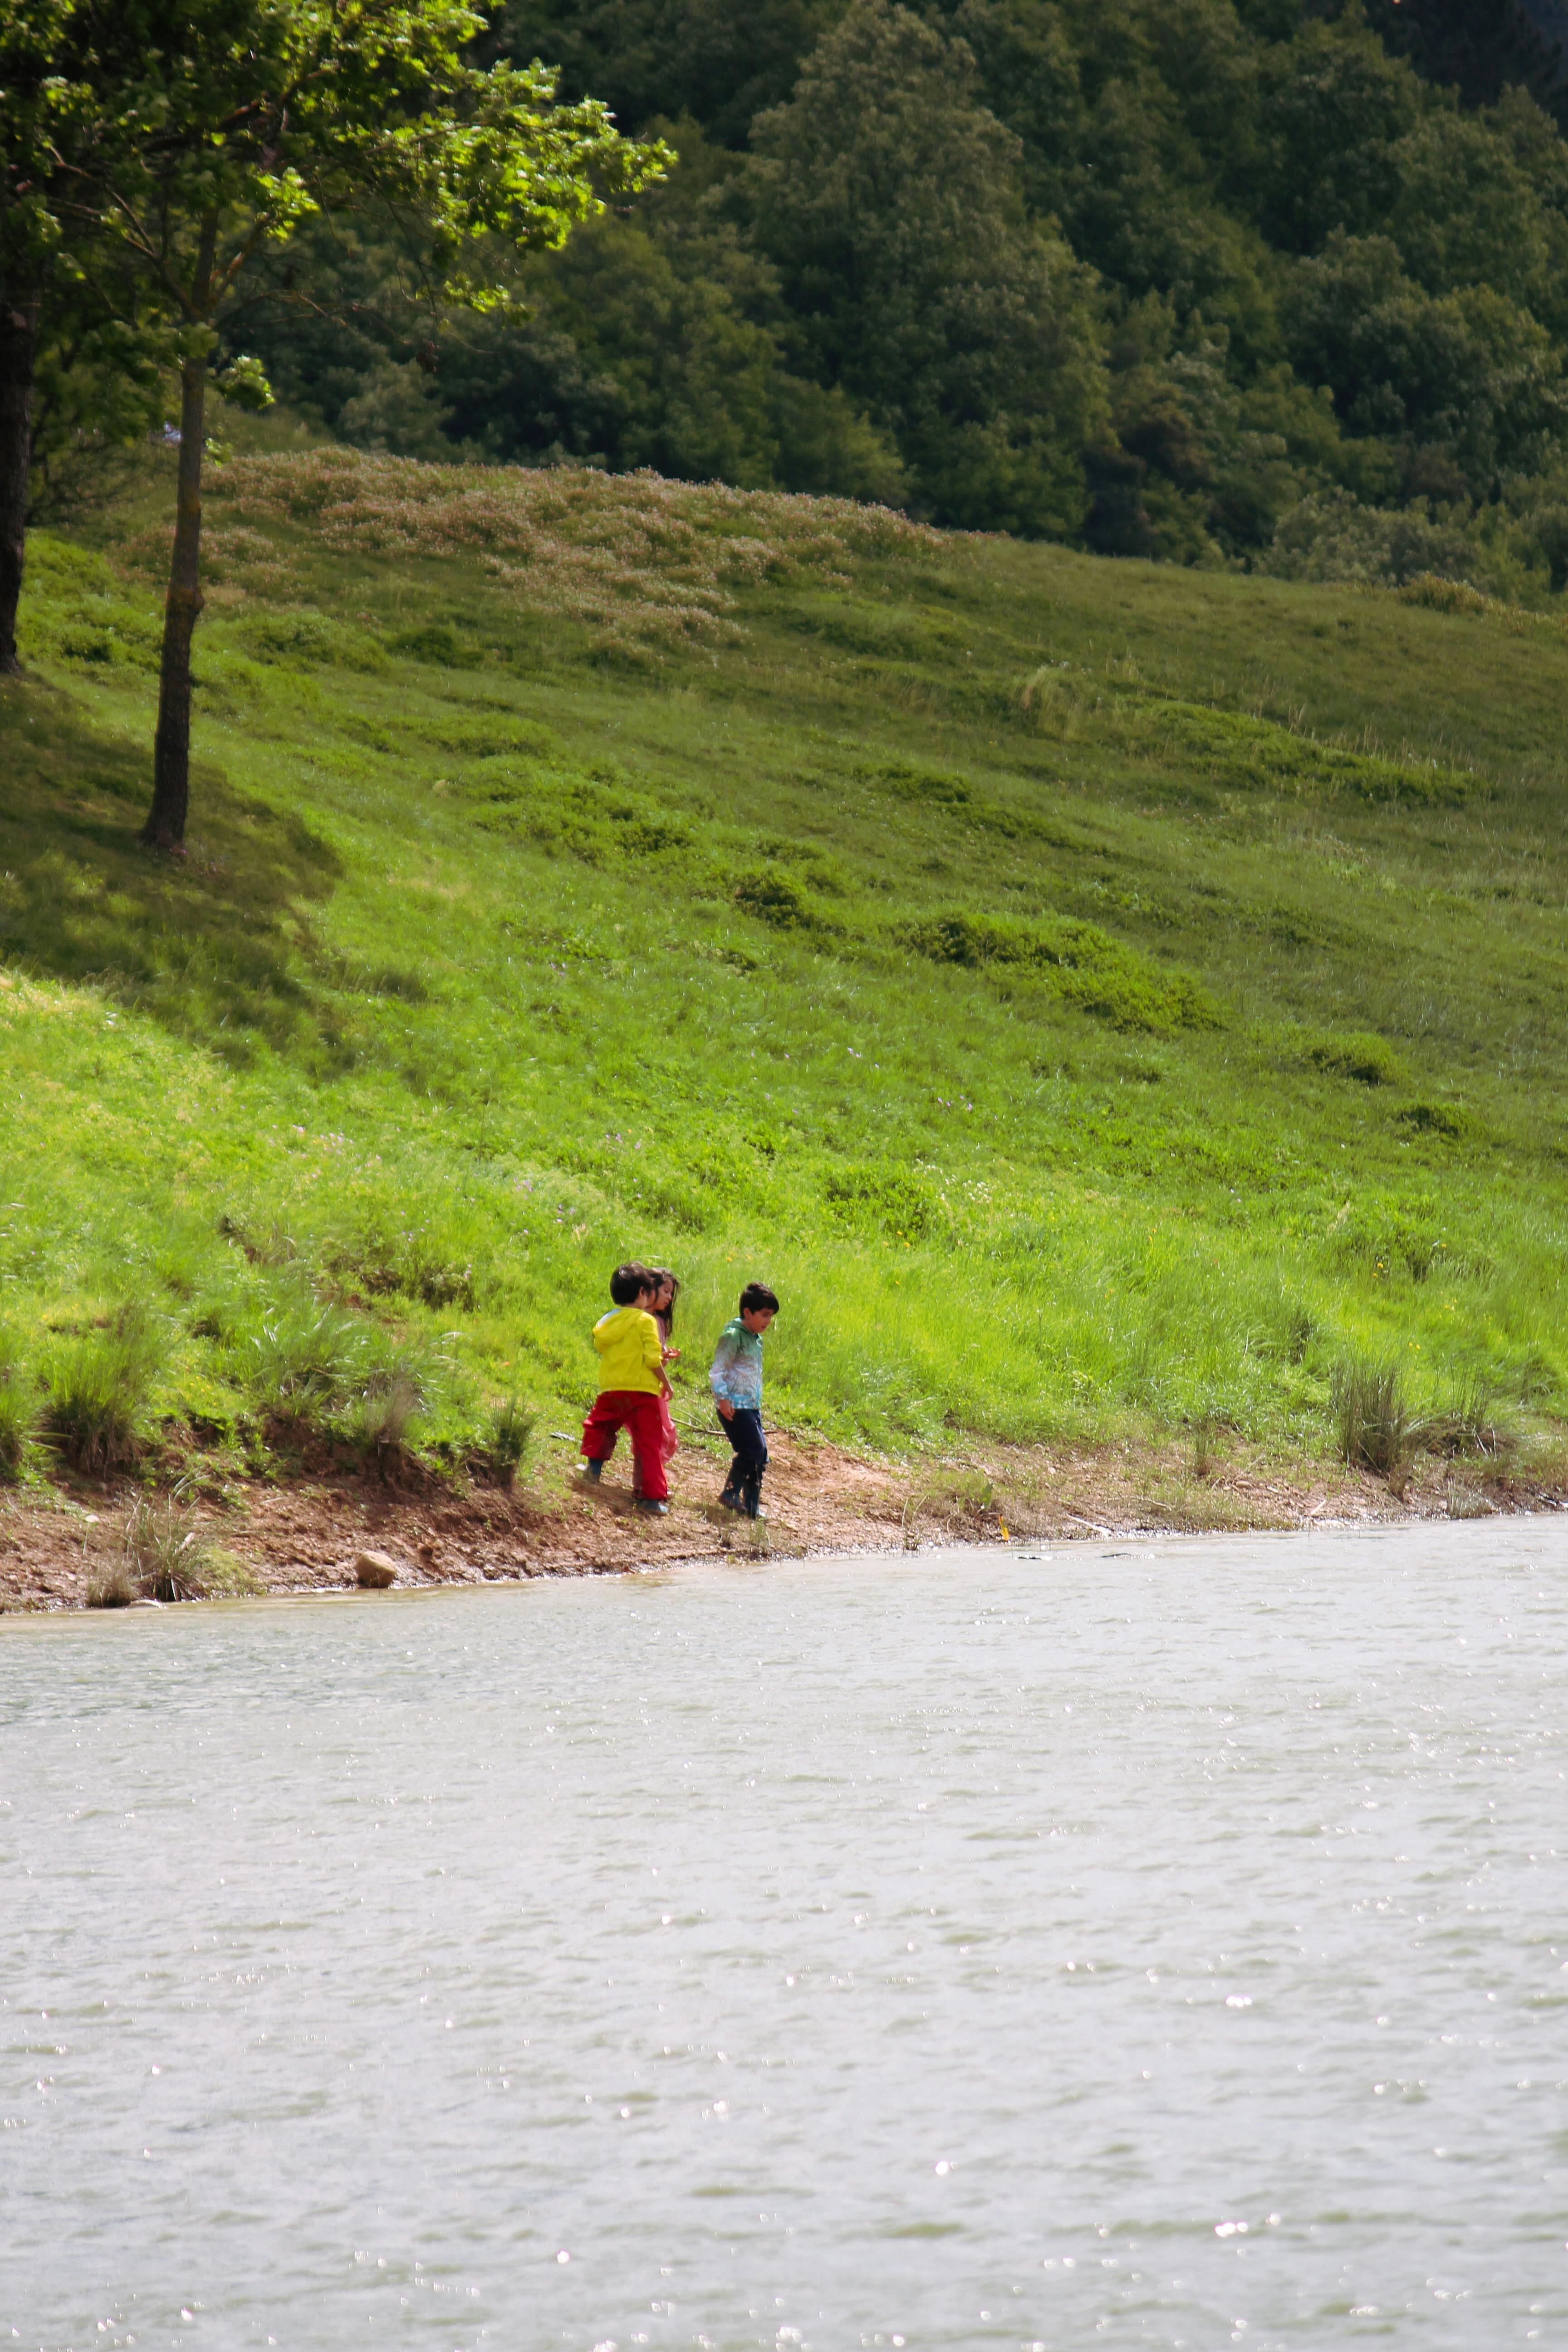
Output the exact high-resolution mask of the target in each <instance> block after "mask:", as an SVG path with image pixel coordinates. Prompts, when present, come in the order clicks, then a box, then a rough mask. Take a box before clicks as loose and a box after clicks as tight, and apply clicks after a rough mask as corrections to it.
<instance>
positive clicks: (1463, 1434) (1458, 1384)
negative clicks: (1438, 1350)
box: [1424, 1370, 1518, 1457]
mask: <svg viewBox="0 0 1568 2352" xmlns="http://www.w3.org/2000/svg"><path fill="white" fill-rule="evenodd" d="M1424 1435H1425V1439H1426V1444H1428V1445H1429V1446H1430V1447H1431V1449H1432V1451H1433V1452H1434V1453H1436V1454H1471V1455H1476V1454H1479V1455H1484V1456H1493V1457H1495V1456H1496V1455H1499V1454H1508V1453H1510V1452H1511V1451H1512V1449H1513V1447H1514V1445H1515V1444H1517V1442H1518V1441H1517V1438H1516V1435H1515V1432H1514V1431H1513V1429H1512V1428H1511V1427H1510V1425H1509V1423H1508V1421H1507V1419H1506V1418H1505V1417H1504V1416H1503V1414H1502V1413H1501V1412H1500V1410H1499V1404H1498V1397H1497V1392H1496V1391H1495V1389H1494V1388H1493V1386H1492V1383H1491V1382H1490V1381H1489V1380H1488V1379H1487V1377H1486V1375H1485V1373H1484V1372H1479V1371H1477V1370H1468V1371H1465V1372H1461V1373H1460V1374H1459V1376H1458V1379H1457V1380H1456V1381H1455V1382H1454V1385H1453V1388H1452V1390H1451V1391H1450V1392H1449V1397H1448V1402H1447V1404H1446V1405H1445V1406H1444V1408H1443V1409H1442V1411H1441V1412H1436V1413H1434V1414H1433V1416H1432V1418H1431V1421H1430V1422H1429V1423H1428V1424H1427V1427H1426V1431H1425V1433H1424Z"/></svg>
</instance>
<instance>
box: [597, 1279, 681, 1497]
mask: <svg viewBox="0 0 1568 2352" xmlns="http://www.w3.org/2000/svg"><path fill="white" fill-rule="evenodd" d="M658 1289H659V1283H658V1276H657V1275H656V1274H655V1273H654V1271H653V1269H652V1267H651V1266H646V1265H641V1264H639V1263H638V1261H637V1260H636V1259H635V1258H634V1259H633V1260H632V1261H631V1262H630V1263H629V1264H628V1265H618V1266H616V1270H615V1272H614V1274H612V1275H611V1276H610V1297H611V1298H612V1299H613V1300H614V1301H615V1304H614V1306H613V1307H612V1308H611V1310H610V1312H609V1314H608V1315H601V1316H600V1318H599V1319H598V1321H597V1322H596V1323H595V1326H594V1345H595V1348H597V1349H598V1351H599V1377H600V1379H601V1381H603V1382H604V1386H603V1387H602V1388H601V1389H600V1391H599V1393H598V1395H597V1396H596V1397H595V1400H594V1410H593V1412H591V1413H590V1414H589V1415H588V1418H587V1420H586V1421H585V1422H584V1424H583V1445H582V1453H583V1475H584V1478H586V1479H588V1480H590V1481H591V1482H592V1483H593V1484H594V1485H595V1486H596V1485H597V1484H598V1480H599V1475H600V1473H601V1471H602V1470H603V1469H604V1466H605V1463H606V1462H607V1461H608V1460H609V1458H610V1456H611V1454H613V1453H614V1452H615V1450H616V1438H617V1437H618V1436H619V1434H620V1433H621V1431H622V1430H623V1429H624V1430H625V1431H626V1434H627V1435H628V1437H629V1438H630V1439H631V1442H632V1460H633V1463H634V1465H635V1468H636V1474H637V1509H638V1510H639V1511H647V1513H648V1514H649V1516H650V1517H653V1518H658V1519H662V1518H664V1517H667V1516H668V1503H667V1497H668V1494H669V1486H668V1481H667V1480H666V1478H665V1475H664V1443H663V1438H664V1432H663V1426H662V1416H661V1413H660V1410H659V1408H660V1404H661V1402H662V1399H663V1394H664V1388H665V1379H664V1341H663V1338H662V1336H661V1334H660V1331H659V1328H658V1324H657V1323H656V1322H655V1321H654V1318H653V1315H652V1313H651V1311H650V1310H651V1308H652V1307H653V1303H654V1300H655V1299H656V1298H657V1297H658Z"/></svg>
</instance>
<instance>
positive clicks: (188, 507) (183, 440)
mask: <svg viewBox="0 0 1568 2352" xmlns="http://www.w3.org/2000/svg"><path fill="white" fill-rule="evenodd" d="M206 409H207V360H206V353H205V351H204V352H202V353H201V355H200V357H199V358H187V359H186V360H185V361H184V364H183V365H182V367H181V369H180V488H179V495H178V503H177V506H176V508H175V512H174V555H173V557H172V559H171V561H170V564H169V593H168V595H167V596H166V597H165V599H164V602H163V660H162V662H161V664H160V667H159V672H158V732H157V735H156V737H155V739H154V740H153V805H152V807H151V808H150V809H149V810H148V812H147V822H146V824H144V825H143V826H142V840H143V841H144V842H146V844H147V845H148V846H149V848H152V849H166V850H171V851H174V852H180V851H183V849H184V840H185V814H186V811H187V810H188V808H189V806H190V799H191V639H192V637H193V636H194V635H195V628H196V622H197V620H198V618H199V617H200V614H201V609H202V604H203V597H202V590H201V562H202V445H203V442H204V440H205V435H206Z"/></svg>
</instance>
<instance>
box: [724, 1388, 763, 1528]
mask: <svg viewBox="0 0 1568 2352" xmlns="http://www.w3.org/2000/svg"><path fill="white" fill-rule="evenodd" d="M719 1426H720V1428H721V1430H722V1431H723V1433H724V1434H725V1436H726V1437H727V1438H728V1439H729V1441H730V1443H731V1445H732V1446H733V1448H734V1450H735V1458H734V1460H733V1461H732V1462H731V1465H730V1475H729V1476H728V1477H727V1478H726V1479H725V1481H724V1492H725V1493H726V1494H727V1495H736V1496H739V1497H740V1499H741V1501H742V1504H743V1505H744V1507H745V1508H746V1509H747V1510H748V1511H750V1512H751V1514H752V1517H755V1516H756V1509H757V1497H758V1496H759V1495H760V1494H761V1493H762V1486H763V1471H764V1470H765V1469H766V1468H767V1466H768V1441H767V1439H766V1438H765V1437H764V1436H763V1416H762V1414H761V1412H757V1411H755V1410H752V1411H750V1412H747V1411H743V1410H742V1407H741V1406H740V1405H737V1406H736V1407H735V1410H734V1412H732V1413H731V1415H730V1418H729V1419H728V1421H726V1420H725V1418H724V1416H723V1414H722V1413H721V1414H720V1415H719Z"/></svg>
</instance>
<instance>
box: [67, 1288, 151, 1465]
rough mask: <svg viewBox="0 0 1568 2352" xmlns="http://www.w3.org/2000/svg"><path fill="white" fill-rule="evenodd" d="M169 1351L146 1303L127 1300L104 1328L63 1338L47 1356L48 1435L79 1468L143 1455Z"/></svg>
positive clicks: (121, 1462)
mask: <svg viewBox="0 0 1568 2352" xmlns="http://www.w3.org/2000/svg"><path fill="white" fill-rule="evenodd" d="M162 1354H163V1348H162V1345H161V1341H160V1338H159V1335H158V1333H157V1331H156V1329H155V1327H154V1325H153V1319H152V1318H151V1316H150V1314H149V1313H148V1311H147V1309H146V1308H145V1307H143V1306H142V1305H140V1304H139V1303H132V1304H131V1305H128V1306H125V1307H121V1309H120V1310H119V1312H118V1313H117V1314H116V1315H115V1316H114V1317H113V1318H112V1320H111V1321H110V1324H109V1326H108V1328H106V1329H102V1330H94V1331H87V1332H83V1333H82V1334H80V1335H79V1337H78V1338H76V1339H70V1340H67V1341H63V1342H61V1343H59V1344H58V1345H57V1346H56V1348H55V1349H53V1351H52V1352H51V1353H50V1354H48V1355H47V1356H46V1357H45V1359H44V1365H43V1379H44V1388H45V1403H44V1407H43V1412H42V1414H41V1416H40V1421H41V1427H42V1431H43V1433H44V1435H45V1436H46V1437H47V1440H48V1441H49V1443H50V1444H52V1445H53V1446H55V1447H56V1448H57V1450H58V1452H59V1453H60V1454H63V1455H64V1456H65V1458H66V1460H67V1461H68V1462H69V1463H70V1464H71V1465H73V1466H74V1467H75V1468H76V1469H78V1470H81V1471H84V1472H86V1473H87V1475H89V1476H92V1477H102V1476H104V1475H106V1474H108V1473H109V1472H111V1471H115V1470H123V1469H127V1468H129V1467H130V1466H131V1465H132V1464H133V1463H135V1462H136V1461H137V1460H139V1459H140V1457H141V1454H142V1449H143V1446H144V1444H146V1442H147V1440H148V1437H149V1434H150V1432H149V1430H148V1426H147V1406H148V1398H149V1392H150V1391H151V1388H152V1384H153V1375H154V1373H155V1372H156V1370H157V1369H158V1366H159V1363H160V1360H161V1357H162Z"/></svg>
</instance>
